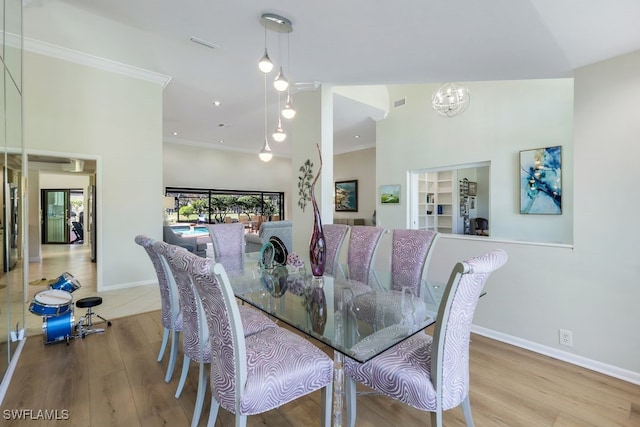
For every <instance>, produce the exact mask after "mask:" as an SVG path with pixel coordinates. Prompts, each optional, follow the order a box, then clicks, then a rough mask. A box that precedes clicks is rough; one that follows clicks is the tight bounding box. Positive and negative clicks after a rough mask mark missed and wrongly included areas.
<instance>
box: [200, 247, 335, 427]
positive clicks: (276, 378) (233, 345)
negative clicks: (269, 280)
mask: <svg viewBox="0 0 640 427" xmlns="http://www.w3.org/2000/svg"><path fill="white" fill-rule="evenodd" d="M189 270H190V273H191V277H192V279H193V282H194V284H195V286H196V289H197V291H198V293H199V295H200V300H201V301H202V307H203V309H204V312H205V315H206V317H207V322H208V325H209V330H210V331H212V333H213V331H215V336H216V338H217V339H215V340H210V345H211V353H212V361H211V381H210V383H211V394H212V398H211V410H210V412H209V422H208V424H207V425H208V426H209V427H213V426H214V425H215V422H216V418H217V414H218V409H219V407H220V406H222V407H223V408H224V409H226V410H228V411H229V412H231V413H233V414H235V417H236V423H235V425H236V426H237V427H244V426H246V423H247V416H248V415H254V414H259V413H262V412H266V411H269V410H272V409H275V408H277V407H279V406H281V405H283V404H285V403H288V402H291V401H293V400H295V399H297V398H299V397H302V396H304V395H307V394H309V393H312V392H314V391H317V390H322V401H323V403H324V405H323V406H324V409H323V411H322V414H323V416H322V418H323V421H324V425H325V426H326V427H328V426H329V425H330V424H331V390H332V384H333V383H332V381H333V362H332V360H331V359H330V358H329V357H327V355H326V354H324V353H323V352H322V351H321V350H320V349H319V348H317V347H316V346H314V345H313V344H311V343H310V342H308V341H307V340H305V339H304V338H302V337H300V336H298V335H296V334H294V333H292V332H290V331H288V330H286V329H284V328H280V327H276V328H270V329H265V330H263V331H262V332H259V333H256V334H254V335H251V336H248V337H245V336H244V335H243V334H242V324H241V319H240V313H239V308H240V307H239V306H238V304H237V302H236V299H235V298H234V294H233V290H232V289H231V285H230V283H229V278H228V277H227V274H226V272H225V270H224V267H223V266H222V265H221V264H216V263H215V262H214V261H213V260H211V259H199V260H198V259H196V260H195V261H194V263H193V264H190V266H189Z"/></svg>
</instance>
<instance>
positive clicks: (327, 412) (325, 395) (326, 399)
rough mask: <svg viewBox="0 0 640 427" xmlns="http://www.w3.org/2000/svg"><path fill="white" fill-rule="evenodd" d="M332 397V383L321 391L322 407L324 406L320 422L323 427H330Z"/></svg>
mask: <svg viewBox="0 0 640 427" xmlns="http://www.w3.org/2000/svg"><path fill="white" fill-rule="evenodd" d="M332 397H333V383H329V384H327V386H326V387H325V388H323V389H322V405H323V406H324V412H323V413H322V421H323V424H324V427H331V422H332V420H331V410H332V409H333V405H332V402H333V400H332Z"/></svg>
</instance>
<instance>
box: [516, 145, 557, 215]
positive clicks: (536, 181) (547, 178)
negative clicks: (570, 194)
mask: <svg viewBox="0 0 640 427" xmlns="http://www.w3.org/2000/svg"><path fill="white" fill-rule="evenodd" d="M520 213H521V214H546V215H560V214H562V147H561V146H557V147H547V148H536V149H534V150H525V151H521V152H520Z"/></svg>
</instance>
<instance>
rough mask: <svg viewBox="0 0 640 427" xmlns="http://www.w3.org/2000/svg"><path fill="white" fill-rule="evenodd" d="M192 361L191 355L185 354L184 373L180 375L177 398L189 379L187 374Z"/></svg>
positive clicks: (183, 361)
mask: <svg viewBox="0 0 640 427" xmlns="http://www.w3.org/2000/svg"><path fill="white" fill-rule="evenodd" d="M190 363H191V359H189V356H187V355H186V354H185V355H184V359H183V360H182V375H180V382H179V383H178V389H177V390H176V399H177V398H178V397H180V395H181V394H182V389H183V388H184V383H185V381H186V380H187V374H188V373H189V364H190Z"/></svg>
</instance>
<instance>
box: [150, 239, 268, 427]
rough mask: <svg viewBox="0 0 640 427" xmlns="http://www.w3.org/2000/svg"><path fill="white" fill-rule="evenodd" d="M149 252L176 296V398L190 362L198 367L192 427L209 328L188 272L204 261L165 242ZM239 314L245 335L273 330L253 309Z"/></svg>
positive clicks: (208, 355) (202, 385) (208, 350)
mask: <svg viewBox="0 0 640 427" xmlns="http://www.w3.org/2000/svg"><path fill="white" fill-rule="evenodd" d="M153 250H154V251H156V253H158V255H159V256H160V257H164V258H165V259H166V260H167V262H168V265H169V267H170V270H171V273H172V274H173V276H174V277H175V280H176V284H177V286H178V294H179V296H180V308H181V310H182V316H183V319H184V325H183V331H182V351H183V353H184V360H183V362H182V374H181V376H180V381H179V383H178V389H177V390H176V398H178V397H180V395H181V394H182V390H183V388H184V384H185V382H186V379H187V374H188V372H189V365H190V361H191V360H193V361H196V362H198V363H199V365H200V374H199V380H198V392H197V394H196V406H195V409H194V414H193V418H192V426H195V425H197V424H198V421H199V420H200V413H201V411H202V404H203V403H204V391H205V387H206V383H207V377H206V374H205V369H204V365H205V364H207V363H211V346H210V344H209V340H210V335H209V328H208V326H207V321H206V318H205V316H204V312H203V310H202V304H201V302H200V298H199V297H198V296H197V294H196V290H195V288H194V286H193V283H192V281H191V276H190V275H189V273H188V270H189V268H190V267H191V266H192V265H193V264H194V263H195V262H196V261H197V260H198V259H204V258H202V257H199V256H197V255H194V254H192V253H191V252H189V251H187V250H185V249H184V248H181V247H179V246H175V245H170V244H167V243H165V242H156V243H155V244H154V245H153ZM242 313H243V314H244V315H242ZM242 313H241V322H242V324H241V325H242V327H243V328H244V333H245V334H253V333H257V332H259V331H261V330H263V329H268V328H272V327H275V323H273V321H272V320H270V319H269V318H267V317H266V316H264V315H262V314H260V313H258V312H256V311H255V310H253V309H250V308H247V307H243V310H242Z"/></svg>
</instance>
